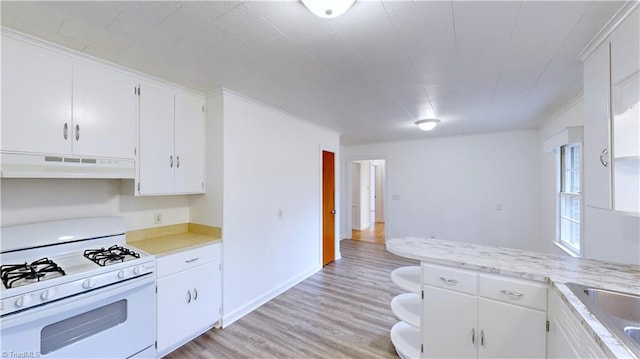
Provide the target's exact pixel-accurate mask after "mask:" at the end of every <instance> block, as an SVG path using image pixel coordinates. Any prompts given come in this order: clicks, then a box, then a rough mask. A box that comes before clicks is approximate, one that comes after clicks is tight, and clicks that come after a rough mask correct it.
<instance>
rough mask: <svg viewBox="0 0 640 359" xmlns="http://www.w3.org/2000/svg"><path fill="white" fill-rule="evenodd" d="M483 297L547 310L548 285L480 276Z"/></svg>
mask: <svg viewBox="0 0 640 359" xmlns="http://www.w3.org/2000/svg"><path fill="white" fill-rule="evenodd" d="M478 289H479V293H480V296H481V297H485V298H489V299H495V300H498V301H501V302H505V303H511V304H516V305H520V306H523V307H529V308H533V309H538V310H545V311H546V310H547V285H546V284H544V283H537V282H530V281H526V280H521V279H515V278H504V277H494V276H488V275H480V278H479V283H478Z"/></svg>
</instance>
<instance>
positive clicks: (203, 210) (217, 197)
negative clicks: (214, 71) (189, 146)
mask: <svg viewBox="0 0 640 359" xmlns="http://www.w3.org/2000/svg"><path fill="white" fill-rule="evenodd" d="M223 106H224V104H223V101H222V92H221V91H219V92H216V93H212V94H209V96H207V111H206V113H207V122H206V136H205V138H206V141H205V152H206V153H205V161H206V166H205V185H206V193H205V194H204V195H201V196H193V198H192V199H191V208H190V211H189V214H190V218H191V221H192V222H193V223H199V224H204V225H208V226H214V227H222V218H223V215H222V201H223V184H222V181H223V176H222V173H223V171H224V164H223V155H224V147H223V143H224V141H223V138H222V136H223V131H224V123H223V117H222V115H223Z"/></svg>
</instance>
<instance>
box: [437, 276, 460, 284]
mask: <svg viewBox="0 0 640 359" xmlns="http://www.w3.org/2000/svg"><path fill="white" fill-rule="evenodd" d="M440 280H441V281H443V282H445V283H447V284H457V283H458V281H457V280H455V279H447V278H445V277H440Z"/></svg>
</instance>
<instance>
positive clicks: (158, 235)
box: [127, 223, 222, 257]
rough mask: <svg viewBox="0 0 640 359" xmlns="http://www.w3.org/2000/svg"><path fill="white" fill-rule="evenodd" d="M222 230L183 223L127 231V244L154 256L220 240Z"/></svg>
mask: <svg viewBox="0 0 640 359" xmlns="http://www.w3.org/2000/svg"><path fill="white" fill-rule="evenodd" d="M221 234H222V230H221V229H220V228H219V227H210V226H204V225H199V224H194V223H183V224H176V225H171V226H164V227H155V228H149V229H142V230H136V231H130V232H127V244H129V245H130V246H132V247H135V248H138V249H140V250H142V251H144V252H147V253H149V254H153V255H155V256H156V257H161V256H165V255H168V254H172V253H176V252H181V251H184V250H188V249H192V248H197V247H200V246H205V245H209V244H213V243H219V242H222V235H221Z"/></svg>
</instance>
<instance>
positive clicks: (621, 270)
mask: <svg viewBox="0 0 640 359" xmlns="http://www.w3.org/2000/svg"><path fill="white" fill-rule="evenodd" d="M386 247H387V250H388V251H389V252H391V253H394V254H397V255H399V256H402V257H405V258H412V259H417V260H420V261H424V262H429V263H434V264H442V265H447V266H453V267H458V268H466V269H471V270H477V271H480V272H487V273H496V274H501V275H506V276H511V277H519V278H525V279H530V280H536V281H543V282H549V283H550V284H551V285H552V290H556V291H558V292H559V293H560V294H561V297H563V299H564V300H565V302H566V303H568V304H569V308H571V310H572V311H573V312H574V314H575V315H576V317H577V318H578V319H579V321H580V322H581V324H582V326H583V327H584V328H585V329H586V330H587V332H589V334H591V335H592V336H593V337H594V338H595V340H596V343H598V345H599V346H600V347H601V349H602V350H603V351H604V352H605V354H607V355H608V356H609V357H612V358H622V357H628V356H629V352H628V351H627V350H626V349H625V348H624V347H623V346H622V345H621V344H620V342H619V341H618V340H617V339H616V338H615V337H614V336H613V335H612V334H611V333H610V332H609V330H608V329H606V328H605V327H604V326H603V325H602V324H601V323H600V322H599V321H598V320H597V319H595V318H594V316H593V315H592V314H591V312H590V311H589V310H588V309H587V308H586V307H585V306H584V304H582V302H581V301H580V299H578V297H576V296H575V295H574V294H573V292H571V290H570V289H569V288H568V287H567V286H566V283H570V282H575V283H579V284H583V285H586V286H593V287H596V288H605V289H609V290H615V291H621V292H627V293H633V294H636V295H640V266H638V265H630V264H617V263H611V262H605V261H599V260H593V259H581V258H573V257H569V256H563V255H556V254H544V253H536V252H530V251H524V250H519V249H511V248H501V247H490V246H483V245H478V244H470V243H461V242H453V241H445V240H440V239H426V238H416V237H406V238H393V239H388V240H387V241H386Z"/></svg>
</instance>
